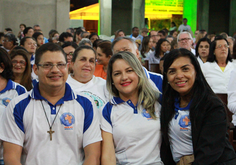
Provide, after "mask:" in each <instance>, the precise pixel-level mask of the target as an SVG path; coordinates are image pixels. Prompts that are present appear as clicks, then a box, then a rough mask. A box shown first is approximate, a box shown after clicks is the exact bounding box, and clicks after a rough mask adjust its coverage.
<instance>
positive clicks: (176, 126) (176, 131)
mask: <svg viewBox="0 0 236 165" xmlns="http://www.w3.org/2000/svg"><path fill="white" fill-rule="evenodd" d="M189 107H190V103H189V105H188V106H187V107H185V108H180V107H179V102H176V103H175V116H174V118H173V119H172V120H171V121H170V126H169V141H170V149H171V152H172V156H173V160H174V161H175V162H176V163H177V162H178V161H179V160H180V158H181V157H182V156H185V155H191V154H193V142H192V134H191V121H190V117H189Z"/></svg>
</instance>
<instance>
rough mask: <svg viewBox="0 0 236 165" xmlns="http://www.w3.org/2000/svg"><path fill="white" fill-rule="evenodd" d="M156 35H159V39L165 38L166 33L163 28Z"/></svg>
mask: <svg viewBox="0 0 236 165" xmlns="http://www.w3.org/2000/svg"><path fill="white" fill-rule="evenodd" d="M158 35H159V36H160V39H165V38H166V33H165V31H164V30H160V31H158Z"/></svg>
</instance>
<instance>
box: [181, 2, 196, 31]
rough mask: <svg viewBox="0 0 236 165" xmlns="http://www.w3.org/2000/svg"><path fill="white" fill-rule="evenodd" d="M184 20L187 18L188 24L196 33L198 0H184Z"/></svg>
mask: <svg viewBox="0 0 236 165" xmlns="http://www.w3.org/2000/svg"><path fill="white" fill-rule="evenodd" d="M183 8H184V10H183V18H187V19H188V22H187V24H188V25H189V26H190V27H191V30H192V32H193V33H194V32H195V30H196V29H197V0H184V2H183Z"/></svg>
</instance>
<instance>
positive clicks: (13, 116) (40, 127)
mask: <svg viewBox="0 0 236 165" xmlns="http://www.w3.org/2000/svg"><path fill="white" fill-rule="evenodd" d="M44 109H45V112H46V115H45V112H44ZM57 113H58V115H57V117H56V114H57ZM97 113H98V112H97V108H96V106H95V105H94V102H93V101H91V100H90V98H87V97H85V96H82V95H77V94H76V93H74V92H73V91H72V90H71V88H70V86H69V85H68V84H66V89H65V95H64V97H63V98H61V99H60V100H59V101H58V102H57V103H56V104H55V105H52V104H51V103H50V102H48V101H47V100H46V99H45V98H43V97H42V96H41V95H40V92H39V89H38V84H37V85H36V86H35V87H34V88H33V89H32V90H31V91H30V92H27V93H25V94H22V95H21V96H19V97H17V98H15V99H14V100H12V101H11V102H10V104H9V106H8V107H7V108H6V111H5V112H4V114H3V115H2V119H1V121H0V122H1V123H0V139H1V140H3V141H7V142H10V143H13V144H16V145H19V146H22V147H23V152H22V156H23V157H25V160H23V162H25V163H23V164H26V165H31V164H37V165H45V164H53V165H54V164H57V165H64V164H70V165H77V164H82V163H83V160H84V150H83V148H84V147H86V146H87V145H89V144H92V143H95V142H98V141H101V140H102V138H101V131H100V123H99V118H98V114H97ZM46 116H47V118H48V120H49V123H50V125H52V122H53V120H54V119H55V122H54V124H53V126H52V131H55V132H54V133H53V134H52V140H50V135H49V133H48V132H47V131H49V124H48V122H47V118H46Z"/></svg>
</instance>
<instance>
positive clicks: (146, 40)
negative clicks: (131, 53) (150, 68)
mask: <svg viewBox="0 0 236 165" xmlns="http://www.w3.org/2000/svg"><path fill="white" fill-rule="evenodd" d="M153 53H154V50H153V39H152V38H151V37H150V36H146V37H143V42H142V49H141V58H142V64H143V65H144V60H146V59H147V58H148V57H149V56H150V54H153Z"/></svg>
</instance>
